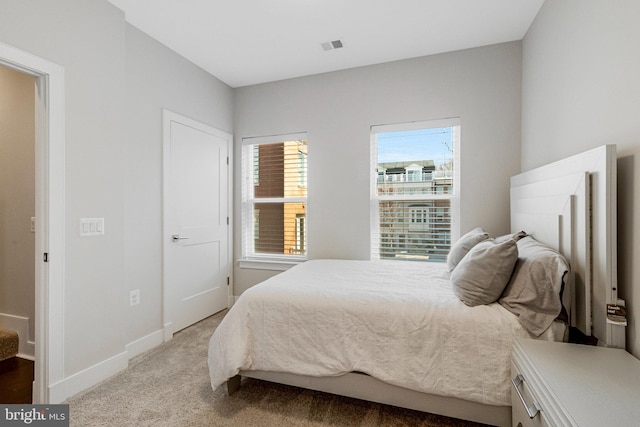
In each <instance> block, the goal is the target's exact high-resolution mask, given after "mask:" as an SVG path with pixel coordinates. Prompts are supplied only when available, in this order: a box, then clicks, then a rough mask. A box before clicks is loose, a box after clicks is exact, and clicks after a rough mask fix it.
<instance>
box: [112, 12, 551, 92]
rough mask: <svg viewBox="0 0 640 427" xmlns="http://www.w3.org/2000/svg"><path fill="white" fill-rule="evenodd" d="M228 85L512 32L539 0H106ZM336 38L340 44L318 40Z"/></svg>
mask: <svg viewBox="0 0 640 427" xmlns="http://www.w3.org/2000/svg"><path fill="white" fill-rule="evenodd" d="M109 1H110V2H111V3H113V4H114V5H115V6H117V7H119V8H120V9H122V10H123V11H124V12H125V14H126V19H127V21H128V22H129V23H130V24H132V25H133V26H135V27H137V28H139V29H140V30H142V31H143V32H145V33H147V34H149V35H150V36H151V37H153V38H155V39H156V40H158V41H160V42H161V43H163V44H164V45H166V46H167V47H169V48H170V49H172V50H174V51H176V52H178V53H179V54H181V55H182V56H184V57H186V58H187V59H189V60H190V61H192V62H193V63H195V64H197V65H198V66H200V67H202V68H203V69H205V70H206V71H208V72H209V73H211V74H213V75H214V76H216V77H218V78H219V79H221V80H222V81H224V82H225V83H227V84H228V85H230V86H232V87H240V86H247V85H251V84H256V83H264V82H269V81H275V80H282V79H287V78H292V77H300V76H305V75H311V74H318V73H323V72H328V71H335V70H341V69H346V68H353V67H358V66H363V65H371V64H378V63H383V62H389V61H395V60H400V59H406V58H414V57H419V56H424V55H431V54H435V53H442V52H450V51H455V50H460V49H467V48H471V47H477V46H485V45H491V44H495V43H502V42H507V41H513V40H521V39H522V38H523V37H524V35H525V33H526V32H527V29H528V28H529V26H530V25H531V22H532V21H533V19H534V18H535V16H536V14H537V13H538V10H539V9H540V7H541V6H542V4H543V3H544V0H322V1H320V0H109ZM337 39H340V40H342V42H343V43H344V48H343V49H337V50H330V51H324V50H323V49H322V47H321V43H323V42H329V41H332V40H337Z"/></svg>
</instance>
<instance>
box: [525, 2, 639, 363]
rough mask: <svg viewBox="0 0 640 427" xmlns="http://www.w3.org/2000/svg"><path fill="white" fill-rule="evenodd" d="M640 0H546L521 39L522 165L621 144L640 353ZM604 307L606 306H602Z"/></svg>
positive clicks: (625, 283)
mask: <svg viewBox="0 0 640 427" xmlns="http://www.w3.org/2000/svg"><path fill="white" fill-rule="evenodd" d="M638 22H640V2H638V1H621V0H616V1H606V2H603V1H600V0H547V1H546V2H545V4H544V6H543V7H542V9H541V11H540V13H539V14H538V16H537V18H536V20H535V21H534V23H533V25H532V27H531V28H530V29H529V32H528V33H527V35H526V37H525V38H524V41H523V83H522V86H523V88H522V89H523V90H522V92H523V95H522V98H523V100H522V101H523V102H522V168H523V170H529V169H532V168H534V167H536V166H539V165H542V164H544V163H547V162H550V161H554V160H558V159H560V158H563V157H566V156H569V155H572V154H576V153H579V152H582V151H585V150H587V149H590V148H594V147H597V146H600V145H603V144H617V147H618V282H619V287H620V292H619V295H620V297H621V298H625V299H626V301H627V305H628V306H629V307H630V308H631V309H630V323H629V327H628V330H627V346H628V349H629V350H630V351H631V352H632V353H633V354H634V355H635V356H636V357H640V340H639V339H638V332H639V331H640V316H638V314H637V312H636V310H637V309H639V308H640V288H638V286H639V281H640V262H639V254H638V251H637V250H636V248H638V247H640V233H638V230H640V197H639V196H638V194H637V189H638V188H640V174H638V170H639V167H638V157H639V156H640V78H639V77H638V76H640V55H639V54H638V49H639V48H640V26H639V25H638ZM600 309H602V310H604V307H601V308H600Z"/></svg>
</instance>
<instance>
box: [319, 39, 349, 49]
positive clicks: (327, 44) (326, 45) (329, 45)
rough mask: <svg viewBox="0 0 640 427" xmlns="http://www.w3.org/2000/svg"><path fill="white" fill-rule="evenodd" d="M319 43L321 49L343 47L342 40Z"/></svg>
mask: <svg viewBox="0 0 640 427" xmlns="http://www.w3.org/2000/svg"><path fill="white" fill-rule="evenodd" d="M321 45H322V49H324V50H325V51H327V50H334V49H342V48H343V47H344V45H343V44H342V40H333V41H330V42H324V43H321Z"/></svg>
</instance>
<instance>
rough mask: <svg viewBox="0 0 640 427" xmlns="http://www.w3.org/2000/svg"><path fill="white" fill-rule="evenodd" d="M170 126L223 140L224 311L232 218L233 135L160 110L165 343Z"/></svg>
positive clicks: (166, 328)
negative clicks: (225, 242) (225, 198)
mask: <svg viewBox="0 0 640 427" xmlns="http://www.w3.org/2000/svg"><path fill="white" fill-rule="evenodd" d="M171 122H176V123H180V124H182V125H185V126H189V127H192V128H194V129H200V130H203V131H205V132H207V133H210V134H212V135H215V136H218V137H220V138H222V139H226V140H227V157H228V159H229V161H228V167H227V217H228V218H229V223H228V224H227V251H228V252H227V266H226V268H227V276H228V277H229V283H230V285H229V286H228V287H227V307H229V306H230V303H231V301H232V300H233V298H232V297H233V292H232V290H233V286H232V285H231V284H232V283H233V268H231V267H232V265H233V238H232V237H233V234H232V230H233V218H232V215H231V213H230V212H231V210H232V209H233V208H232V207H233V204H232V202H233V180H232V178H233V157H232V156H233V135H232V134H230V133H228V132H225V131H222V130H220V129H217V128H215V127H213V126H211V125H208V124H206V123H202V122H199V121H197V120H194V119H191V118H189V117H186V116H183V115H181V114H178V113H176V112H173V111H171V110H168V109H165V108H163V109H162V325H163V334H164V341H169V340H171V339H172V338H173V334H174V332H175V331H174V330H173V324H172V321H171V319H170V313H169V301H167V298H166V295H167V289H166V286H167V280H166V277H167V263H166V262H165V261H166V259H165V256H166V254H167V249H168V245H169V244H171V241H170V239H169V236H170V235H171V230H170V229H169V224H168V221H167V215H166V213H167V212H168V209H169V197H168V189H169V170H170V167H171V161H170V160H171Z"/></svg>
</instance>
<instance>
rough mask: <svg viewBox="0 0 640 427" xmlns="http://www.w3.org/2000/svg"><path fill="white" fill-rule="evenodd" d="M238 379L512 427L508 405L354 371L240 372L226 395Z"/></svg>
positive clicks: (232, 389)
mask: <svg viewBox="0 0 640 427" xmlns="http://www.w3.org/2000/svg"><path fill="white" fill-rule="evenodd" d="M241 376H245V377H249V378H256V379H259V380H264V381H271V382H275V383H279V384H287V385H291V386H295V387H302V388H306V389H310V390H316V391H322V392H325V393H332V394H337V395H340V396H346V397H353V398H356V399H362V400H367V401H370V402H375V403H382V404H386V405H392V406H398V407H401V408H407V409H413V410H417V411H422V412H429V413H432V414H438V415H444V416H447V417H454V418H460V419H463V420H468V421H475V422H479V423H483V424H490V425H495V426H505V427H506V426H511V406H492V405H483V404H481V403H476V402H471V401H468V400H463V399H457V398H454V397H445V396H438V395H434V394H427V393H421V392H418V391H414V390H409V389H407V388H403V387H398V386H395V385H392V384H388V383H385V382H383V381H380V380H377V379H375V378H373V377H371V376H369V375H366V374H361V373H356V372H354V373H349V374H345V375H341V376H337V377H311V376H307V375H295V374H289V373H285V372H267V371H240V374H239V375H236V376H235V377H233V378H230V379H229V380H228V381H227V391H228V393H229V395H231V394H233V393H234V392H235V391H237V390H238V389H239V388H240V379H241Z"/></svg>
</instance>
